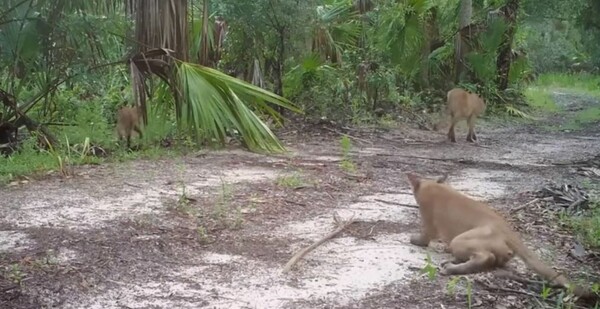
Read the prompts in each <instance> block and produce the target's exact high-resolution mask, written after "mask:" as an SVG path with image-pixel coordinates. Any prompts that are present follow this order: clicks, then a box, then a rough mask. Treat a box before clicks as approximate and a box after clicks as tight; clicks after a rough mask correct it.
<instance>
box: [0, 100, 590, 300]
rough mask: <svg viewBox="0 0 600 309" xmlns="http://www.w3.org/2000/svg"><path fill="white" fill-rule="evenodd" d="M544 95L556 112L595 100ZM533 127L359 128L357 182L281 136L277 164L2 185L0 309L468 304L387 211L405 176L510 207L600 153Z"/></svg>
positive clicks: (247, 157) (235, 159)
mask: <svg viewBox="0 0 600 309" xmlns="http://www.w3.org/2000/svg"><path fill="white" fill-rule="evenodd" d="M555 96H556V100H557V101H558V102H559V103H561V104H563V105H565V106H571V105H572V104H579V105H584V106H588V105H592V104H595V105H597V104H598V102H597V101H596V100H593V99H590V98H586V97H582V96H577V95H572V94H560V93H558V94H556V95H555ZM569 112H571V111H569ZM558 123H559V120H557V119H555V118H547V119H545V120H543V121H542V122H541V125H552V126H556V125H557V124H558ZM541 125H540V124H538V125H536V126H531V125H511V126H506V125H505V126H500V125H498V124H493V123H485V124H483V125H482V126H481V127H480V128H479V132H478V133H479V134H478V137H479V139H480V141H481V147H477V146H473V145H467V144H466V143H465V141H464V137H466V135H465V133H466V132H465V131H466V130H465V128H464V126H461V127H460V129H459V131H458V132H459V135H458V136H459V138H460V140H459V143H458V144H454V145H453V144H449V143H447V142H445V141H444V138H445V136H444V135H443V134H442V133H434V132H426V131H418V130H413V129H409V128H403V129H397V130H393V131H390V132H387V133H385V134H378V135H377V136H368V137H365V136H364V134H358V133H357V134H356V136H355V138H354V145H355V146H354V148H353V153H352V160H353V162H355V163H356V164H357V166H358V171H359V172H358V173H359V174H360V175H363V174H365V175H366V176H365V177H362V176H359V177H356V176H352V175H349V174H348V173H344V172H343V171H342V170H341V169H340V167H339V164H340V160H341V157H340V154H341V151H340V149H339V147H338V145H339V137H337V136H327V135H324V136H319V137H314V136H313V137H310V138H304V139H303V138H302V136H296V135H289V136H293V137H289V138H287V139H285V140H286V141H287V142H288V143H289V148H290V150H292V151H291V153H290V154H289V155H282V156H272V157H268V156H260V155H255V154H251V153H247V152H243V151H240V150H228V151H218V152H209V153H205V154H199V155H190V156H186V157H183V158H176V159H162V160H158V161H145V160H140V161H135V162H126V163H121V164H114V165H113V164H111V165H103V166H94V167H81V168H78V169H77V175H75V177H73V178H69V179H59V178H53V179H48V180H43V181H34V182H30V183H28V184H24V185H19V186H15V187H8V188H1V189H0V194H1V197H2V200H1V201H0V205H1V206H0V212H1V213H2V215H0V266H1V267H2V273H1V274H2V277H0V292H1V294H0V307H2V308H40V307H45V306H47V307H58V308H204V307H206V308H332V307H335V308H441V307H440V304H443V305H444V307H445V308H464V307H465V304H466V296H465V292H464V291H463V290H464V289H462V290H461V289H460V288H459V289H458V291H457V292H456V293H454V294H452V293H447V279H448V278H440V277H438V278H436V279H434V280H430V279H428V278H427V275H426V274H423V273H421V271H420V270H421V269H423V268H424V266H425V265H426V261H425V260H426V257H427V255H428V254H429V255H430V256H431V259H432V263H433V265H438V263H439V262H440V261H441V260H442V259H443V258H444V256H445V255H444V254H443V253H442V251H441V249H440V248H439V247H436V246H433V247H432V248H429V249H428V250H424V249H421V248H416V247H414V246H411V245H410V244H409V242H408V237H409V236H408V235H409V234H410V233H413V232H416V231H417V230H418V217H417V212H416V210H415V209H414V208H410V207H405V206H397V205H392V204H393V203H400V204H406V205H414V200H413V198H412V196H411V195H410V192H409V190H408V186H407V183H406V182H405V180H404V178H403V176H402V173H403V172H405V171H408V170H414V171H417V172H419V173H422V174H426V175H431V176H437V175H441V174H442V173H449V175H450V177H449V180H448V181H449V183H451V184H452V185H453V186H455V187H456V188H458V189H460V190H463V191H465V192H468V193H469V194H470V195H472V196H474V197H476V198H478V199H482V200H488V201H490V203H491V204H492V205H493V206H494V207H497V208H499V209H501V210H506V207H512V206H514V205H518V204H520V203H524V202H527V201H528V200H529V199H530V198H529V197H527V196H526V195H525V194H523V192H525V191H528V190H535V189H537V188H539V187H540V186H541V185H543V184H544V183H546V182H547V181H549V180H553V181H559V180H561V179H570V180H572V179H576V180H577V179H579V178H580V176H577V175H576V174H575V173H573V171H572V170H571V169H570V168H569V167H568V166H555V165H552V162H557V161H560V162H564V161H571V160H576V159H585V158H589V157H592V156H594V155H596V154H598V153H600V143H598V140H600V134H599V133H600V129H599V128H598V126H597V125H594V126H592V127H590V128H589V129H587V130H586V131H585V132H575V133H564V132H560V131H551V133H550V131H545V130H544V129H542V126H541ZM578 177H579V178H578ZM386 201H387V203H386ZM389 202H391V204H390V203H389ZM334 212H337V213H338V214H339V215H340V217H342V218H344V219H346V218H349V217H351V216H354V218H355V219H356V220H357V221H358V222H357V223H355V224H354V225H352V226H351V227H350V228H349V229H348V230H347V231H345V232H344V233H343V234H342V235H341V236H339V237H337V238H335V239H333V240H331V241H329V242H327V243H326V244H324V245H322V246H320V247H319V248H317V249H316V250H315V251H313V252H312V253H310V254H309V255H308V256H307V257H306V258H305V259H304V260H302V261H301V262H300V263H299V264H298V265H297V267H296V268H295V269H294V270H293V271H292V272H290V273H289V274H285V275H284V274H282V273H281V269H282V267H283V265H284V264H285V263H286V262H287V261H288V259H289V258H290V257H291V256H292V255H293V253H294V252H296V251H297V250H298V249H300V248H302V247H304V246H306V245H308V244H310V243H312V242H314V241H316V240H317V239H319V238H321V237H322V236H323V235H325V234H327V233H328V232H329V231H331V230H332V229H333V226H332V224H331V223H332V216H333V213H334ZM523 233H524V235H525V238H526V239H527V240H533V241H529V243H531V244H532V246H533V247H535V248H544V250H542V252H541V253H543V254H549V253H551V252H552V251H555V253H554V258H553V260H552V261H553V263H554V265H555V266H559V265H560V266H561V267H565V268H568V269H571V270H575V269H580V268H581V265H578V262H577V261H575V260H574V259H573V258H570V257H569V256H568V255H567V253H566V252H567V251H568V249H569V248H565V247H561V246H556V244H548V243H543V244H540V241H543V240H544V239H548V238H551V237H552V234H549V232H548V229H539V228H537V229H536V227H533V228H531V229H529V230H527V231H524V232H523ZM537 251H538V252H540V251H539V250H537ZM514 264H516V265H520V262H514ZM519 271H522V272H523V273H524V274H525V276H530V275H531V273H530V272H525V270H524V268H523V267H522V265H520V267H519ZM478 276H480V277H481V278H488V279H489V278H490V276H489V275H478ZM486 276H487V277H486ZM15 282H17V283H20V284H15ZM474 301H475V302H476V303H477V304H479V305H483V307H484V308H493V307H494V306H496V305H502V306H505V307H506V308H522V307H523V306H524V304H525V303H526V302H527V301H528V299H526V298H523V296H520V295H519V294H514V295H508V296H506V295H497V294H494V293H490V292H487V291H484V289H483V288H482V287H481V286H477V285H476V286H475V290H474Z"/></svg>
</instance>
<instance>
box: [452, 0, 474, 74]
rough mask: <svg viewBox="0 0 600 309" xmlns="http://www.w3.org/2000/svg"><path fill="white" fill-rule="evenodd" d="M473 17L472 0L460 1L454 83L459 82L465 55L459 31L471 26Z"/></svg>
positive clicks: (463, 68)
mask: <svg viewBox="0 0 600 309" xmlns="http://www.w3.org/2000/svg"><path fill="white" fill-rule="evenodd" d="M472 16H473V3H472V0H461V1H460V13H459V15H458V30H459V31H458V32H457V33H456V42H455V51H454V61H455V68H456V69H455V73H456V75H455V77H454V79H455V82H456V83H458V82H459V81H460V76H461V74H462V73H463V72H464V70H465V63H464V61H465V59H464V57H465V55H466V54H467V50H466V46H467V44H465V41H464V38H463V37H462V35H461V31H460V30H461V29H463V28H464V27H467V26H468V25H470V24H471V18H472Z"/></svg>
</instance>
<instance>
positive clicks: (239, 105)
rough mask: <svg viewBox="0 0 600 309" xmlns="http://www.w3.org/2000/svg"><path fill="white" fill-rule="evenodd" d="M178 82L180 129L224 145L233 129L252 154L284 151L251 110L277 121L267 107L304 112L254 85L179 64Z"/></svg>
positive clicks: (183, 63) (207, 69) (272, 110)
mask: <svg viewBox="0 0 600 309" xmlns="http://www.w3.org/2000/svg"><path fill="white" fill-rule="evenodd" d="M176 74H177V77H176V78H177V80H178V83H179V85H180V87H181V95H182V100H181V103H180V104H181V105H182V106H181V109H180V110H181V114H180V117H178V121H179V125H180V128H181V129H185V130H188V131H189V132H190V133H193V134H194V135H195V136H197V137H198V138H200V139H204V140H206V139H215V140H217V141H220V142H223V141H224V140H225V134H226V132H228V131H229V130H230V129H235V130H237V131H238V132H240V134H241V136H242V139H243V140H244V142H245V143H246V146H247V147H248V149H250V150H252V151H266V152H280V151H283V150H285V148H284V147H283V145H282V144H281V143H280V142H279V140H278V139H277V137H276V136H275V135H274V134H273V133H272V132H271V130H270V129H269V128H268V127H267V126H266V125H265V124H264V123H263V122H262V121H261V120H260V118H258V116H256V114H255V113H254V112H253V111H252V110H251V108H253V109H256V110H259V111H261V112H265V113H267V114H269V115H271V116H273V117H274V118H275V119H279V117H280V115H279V114H278V113H277V112H276V111H275V110H274V109H273V108H271V107H270V106H269V105H267V103H271V104H275V105H278V106H282V107H285V108H287V109H289V110H292V111H295V112H301V111H300V110H299V109H298V108H296V107H295V106H294V105H293V104H292V103H291V102H289V101H288V100H286V99H285V98H282V97H279V96H277V95H275V94H273V93H271V92H268V91H266V90H263V89H261V88H259V87H256V86H254V85H251V84H248V83H246V82H243V81H240V80H238V79H236V78H233V77H231V76H229V75H226V74H224V73H221V72H219V71H217V70H213V69H211V68H207V67H202V66H199V65H195V64H191V63H186V62H180V61H177V73H176Z"/></svg>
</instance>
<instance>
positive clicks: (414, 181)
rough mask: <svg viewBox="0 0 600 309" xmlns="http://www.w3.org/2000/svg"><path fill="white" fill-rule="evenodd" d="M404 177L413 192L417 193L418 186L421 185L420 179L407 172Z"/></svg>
mask: <svg viewBox="0 0 600 309" xmlns="http://www.w3.org/2000/svg"><path fill="white" fill-rule="evenodd" d="M405 175H406V178H407V179H408V183H409V184H410V186H411V187H412V188H413V191H414V192H417V190H419V186H420V185H421V177H420V176H419V175H417V174H415V173H413V172H407V173H405Z"/></svg>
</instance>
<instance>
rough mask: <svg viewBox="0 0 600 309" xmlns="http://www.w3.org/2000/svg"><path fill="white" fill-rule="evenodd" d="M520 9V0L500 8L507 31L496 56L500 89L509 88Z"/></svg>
mask: <svg viewBox="0 0 600 309" xmlns="http://www.w3.org/2000/svg"><path fill="white" fill-rule="evenodd" d="M518 10H519V0H508V2H507V3H506V4H505V5H504V6H503V7H502V8H500V15H501V16H502V17H504V21H505V22H506V26H507V27H506V31H505V32H504V36H503V38H502V43H501V44H500V47H499V48H498V58H496V70H497V72H498V76H497V78H496V85H497V87H498V90H506V88H508V73H509V71H510V65H511V62H512V42H513V39H514V37H515V32H516V31H517V12H518Z"/></svg>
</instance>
